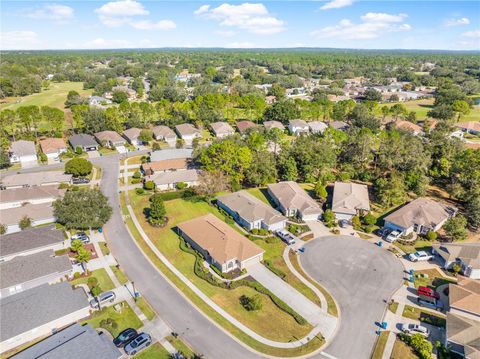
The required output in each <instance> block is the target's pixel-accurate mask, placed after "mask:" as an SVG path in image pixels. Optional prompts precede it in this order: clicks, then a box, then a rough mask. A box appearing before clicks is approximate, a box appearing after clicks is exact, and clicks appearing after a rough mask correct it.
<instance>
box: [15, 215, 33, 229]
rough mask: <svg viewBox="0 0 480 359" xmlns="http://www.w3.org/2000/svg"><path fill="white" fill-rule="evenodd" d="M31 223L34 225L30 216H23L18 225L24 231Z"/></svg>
mask: <svg viewBox="0 0 480 359" xmlns="http://www.w3.org/2000/svg"><path fill="white" fill-rule="evenodd" d="M31 225H32V220H31V219H30V218H29V217H28V216H23V217H22V219H21V220H20V222H18V226H19V227H20V229H21V230H22V231H23V230H24V229H26V228H28V227H30V226H31Z"/></svg>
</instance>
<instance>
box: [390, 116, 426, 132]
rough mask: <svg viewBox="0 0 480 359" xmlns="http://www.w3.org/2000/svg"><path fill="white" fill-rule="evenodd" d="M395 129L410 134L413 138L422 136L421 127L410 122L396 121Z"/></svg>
mask: <svg viewBox="0 0 480 359" xmlns="http://www.w3.org/2000/svg"><path fill="white" fill-rule="evenodd" d="M395 128H397V129H400V130H404V131H407V132H410V133H412V134H413V135H414V136H421V135H423V134H424V132H423V128H422V127H420V126H419V125H417V124H416V123H413V122H410V121H404V120H400V121H397V122H395Z"/></svg>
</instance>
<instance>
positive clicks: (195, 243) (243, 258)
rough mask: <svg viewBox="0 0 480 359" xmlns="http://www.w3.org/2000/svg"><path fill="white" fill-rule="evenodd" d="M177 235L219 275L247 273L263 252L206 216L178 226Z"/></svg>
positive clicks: (209, 216) (232, 230)
mask: <svg viewBox="0 0 480 359" xmlns="http://www.w3.org/2000/svg"><path fill="white" fill-rule="evenodd" d="M177 228H178V232H179V234H180V235H181V236H182V237H183V238H184V239H185V240H186V241H187V242H188V243H189V244H190V245H191V246H192V247H193V248H195V249H196V250H197V251H199V252H200V253H202V255H203V256H204V258H205V259H206V260H207V261H208V262H209V263H210V264H212V265H214V266H215V267H217V268H218V269H219V270H220V271H222V273H226V272H230V271H232V270H235V269H238V270H243V269H248V267H249V266H251V265H253V264H256V263H259V262H260V261H261V260H262V259H263V253H264V250H263V249H262V248H260V247H259V246H257V245H256V244H254V243H253V242H252V241H250V240H249V239H247V238H245V237H244V236H242V235H241V234H240V233H238V232H237V231H236V230H235V229H233V228H232V227H230V226H229V225H228V224H226V223H225V222H223V221H221V220H220V219H218V218H217V217H216V216H214V215H213V214H211V213H209V214H207V215H205V216H202V217H197V218H194V219H191V220H189V221H187V222H183V223H180V224H179V225H178V226H177Z"/></svg>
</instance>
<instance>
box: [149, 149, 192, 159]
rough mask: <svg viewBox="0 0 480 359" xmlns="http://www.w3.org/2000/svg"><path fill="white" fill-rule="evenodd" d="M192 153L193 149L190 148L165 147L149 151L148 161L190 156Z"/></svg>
mask: <svg viewBox="0 0 480 359" xmlns="http://www.w3.org/2000/svg"><path fill="white" fill-rule="evenodd" d="M192 154H193V150H192V149H191V148H166V149H163V150H158V151H153V152H150V162H158V161H165V160H176V159H180V158H192Z"/></svg>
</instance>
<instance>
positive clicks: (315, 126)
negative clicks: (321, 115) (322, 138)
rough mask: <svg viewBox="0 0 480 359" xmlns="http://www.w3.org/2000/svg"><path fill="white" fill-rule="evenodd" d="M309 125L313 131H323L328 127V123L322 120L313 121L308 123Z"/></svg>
mask: <svg viewBox="0 0 480 359" xmlns="http://www.w3.org/2000/svg"><path fill="white" fill-rule="evenodd" d="M308 127H310V131H312V132H313V133H318V132H320V133H323V131H325V130H326V129H327V128H328V126H327V124H326V123H325V122H322V121H311V122H309V123H308Z"/></svg>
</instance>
